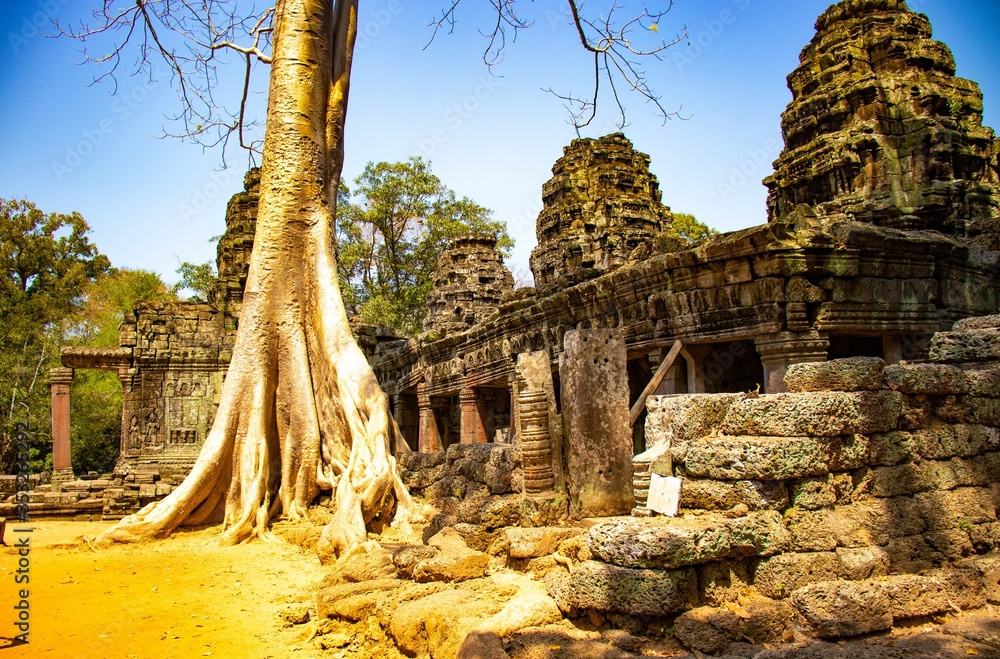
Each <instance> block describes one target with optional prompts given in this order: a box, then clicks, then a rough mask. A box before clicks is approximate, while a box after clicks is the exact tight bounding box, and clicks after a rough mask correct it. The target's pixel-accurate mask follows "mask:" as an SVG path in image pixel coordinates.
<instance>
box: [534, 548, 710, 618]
mask: <svg viewBox="0 0 1000 659" xmlns="http://www.w3.org/2000/svg"><path fill="white" fill-rule="evenodd" d="M545 585H546V587H547V588H548V592H549V595H551V596H552V597H553V598H554V599H555V600H556V602H557V603H558V604H559V608H560V609H562V610H564V611H567V610H571V609H582V610H586V609H595V610H598V611H615V612H618V613H625V614H628V615H647V616H665V615H670V614H672V613H679V612H681V611H686V610H687V609H690V608H692V607H693V606H696V605H697V603H698V578H697V574H696V573H695V571H694V569H693V568H683V569H680V570H649V569H633V568H627V567H620V566H617V565H608V564H607V563H600V562H597V561H586V562H583V563H580V564H579V565H577V566H576V567H575V568H574V570H573V574H572V575H566V574H564V573H562V572H550V573H549V574H548V575H546V577H545Z"/></svg>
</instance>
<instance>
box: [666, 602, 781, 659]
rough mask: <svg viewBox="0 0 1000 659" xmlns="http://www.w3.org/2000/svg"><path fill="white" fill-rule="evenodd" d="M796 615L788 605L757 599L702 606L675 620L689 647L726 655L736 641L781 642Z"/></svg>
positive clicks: (676, 631)
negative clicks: (717, 605)
mask: <svg viewBox="0 0 1000 659" xmlns="http://www.w3.org/2000/svg"><path fill="white" fill-rule="evenodd" d="M794 615H795V614H794V611H793V610H792V607H791V606H789V605H788V603H787V602H780V601H775V600H772V599H769V598H766V597H755V598H753V599H749V600H748V599H743V601H741V602H739V603H736V602H730V603H727V605H725V606H721V607H711V606H702V607H698V608H696V609H692V610H690V611H686V612H684V613H682V614H681V615H680V616H678V617H677V619H676V620H675V621H674V629H675V634H676V635H677V638H678V639H679V640H680V641H681V643H683V644H684V645H685V646H687V647H688V648H690V649H692V650H697V651H699V652H704V653H705V654H722V653H723V652H725V651H726V650H727V649H728V648H729V646H730V645H731V644H732V643H734V642H736V641H744V640H745V641H749V642H750V643H754V644H757V645H760V644H763V643H776V642H780V641H781V640H782V639H783V638H784V636H785V634H786V632H787V631H788V629H789V627H790V625H791V622H792V619H793V618H794Z"/></svg>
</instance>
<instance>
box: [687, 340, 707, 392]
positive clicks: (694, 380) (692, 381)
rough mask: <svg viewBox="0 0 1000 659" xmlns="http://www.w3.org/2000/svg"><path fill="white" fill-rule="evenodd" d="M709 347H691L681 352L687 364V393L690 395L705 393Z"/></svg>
mask: <svg viewBox="0 0 1000 659" xmlns="http://www.w3.org/2000/svg"><path fill="white" fill-rule="evenodd" d="M709 350H710V348H709V347H708V346H700V345H690V346H686V347H685V348H684V349H683V350H681V357H683V358H684V361H685V362H686V363H687V392H688V393H689V394H703V393H705V355H707V354H708V353H709Z"/></svg>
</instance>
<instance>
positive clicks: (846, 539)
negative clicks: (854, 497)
mask: <svg viewBox="0 0 1000 659" xmlns="http://www.w3.org/2000/svg"><path fill="white" fill-rule="evenodd" d="M830 523H831V526H832V529H833V532H834V534H835V535H836V536H837V544H838V545H840V546H841V547H869V546H871V545H885V544H886V543H888V542H889V540H891V539H892V538H899V537H902V536H906V535H914V534H917V533H920V532H922V531H924V530H925V529H926V528H927V524H926V522H924V518H923V515H922V514H921V506H920V505H919V504H918V503H917V502H916V501H914V500H913V498H911V497H895V498H891V499H868V500H864V501H855V502H854V503H852V504H850V505H847V506H837V507H835V508H834V512H833V516H832V517H831V522H830Z"/></svg>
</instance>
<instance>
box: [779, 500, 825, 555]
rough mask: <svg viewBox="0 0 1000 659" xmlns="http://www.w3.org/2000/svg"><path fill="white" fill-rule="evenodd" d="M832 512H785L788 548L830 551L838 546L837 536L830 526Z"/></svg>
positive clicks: (792, 510) (793, 510)
mask: <svg viewBox="0 0 1000 659" xmlns="http://www.w3.org/2000/svg"><path fill="white" fill-rule="evenodd" d="M830 517H831V512H830V511H827V510H815V511H805V510H796V509H795V508H792V509H790V510H788V511H786V512H785V516H784V523H785V528H787V529H788V534H789V543H788V547H789V549H791V550H792V551H830V550H832V549H834V548H835V547H836V546H837V536H836V535H835V534H834V533H833V528H832V526H831V524H830Z"/></svg>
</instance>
